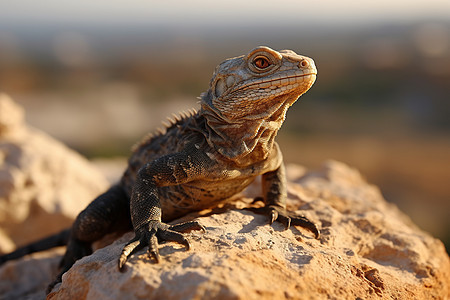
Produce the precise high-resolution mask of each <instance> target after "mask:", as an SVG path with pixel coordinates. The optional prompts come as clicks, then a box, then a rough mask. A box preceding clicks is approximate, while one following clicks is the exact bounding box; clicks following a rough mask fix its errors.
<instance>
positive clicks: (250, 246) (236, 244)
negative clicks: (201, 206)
mask: <svg viewBox="0 0 450 300" xmlns="http://www.w3.org/2000/svg"><path fill="white" fill-rule="evenodd" d="M288 177H289V202H288V205H289V207H290V208H291V209H293V210H297V209H301V212H303V213H304V214H305V215H307V216H308V217H309V218H311V219H312V220H315V221H316V222H318V224H320V225H321V228H322V237H321V238H320V240H315V239H314V238H313V237H312V234H311V233H310V232H308V231H306V230H303V229H301V228H292V230H288V231H284V230H283V227H282V225H281V224H279V223H275V224H273V225H272V226H269V225H267V219H266V217H264V216H261V215H255V214H254V213H252V212H250V211H248V210H242V209H241V208H242V207H243V206H245V205H248V203H249V202H251V199H252V198H253V197H255V196H257V195H258V194H259V188H258V185H257V183H256V184H255V185H253V186H251V187H250V188H249V189H248V190H247V191H246V192H245V193H244V194H243V195H242V196H241V197H238V198H236V200H235V201H234V203H233V204H232V205H228V206H227V207H224V208H222V209H218V210H215V211H214V214H211V212H208V211H204V212H201V213H199V214H195V215H190V216H187V217H186V218H184V219H190V218H194V217H195V218H198V220H199V221H200V222H201V223H202V224H203V225H204V226H206V228H207V233H200V232H194V233H191V234H190V240H191V243H192V250H190V251H185V249H184V248H183V247H181V246H179V245H177V244H173V243H166V244H163V245H162V246H161V249H160V252H161V255H162V257H163V262H162V263H160V264H154V263H153V262H152V261H150V260H149V259H148V257H147V255H146V253H145V251H144V250H142V251H140V252H138V253H137V254H136V255H134V256H133V257H132V258H131V259H130V261H129V262H128V263H127V270H126V272H125V273H120V272H118V270H117V258H118V256H119V254H120V251H121V249H122V247H123V245H124V243H125V242H126V241H128V240H129V239H130V238H131V237H132V233H127V234H125V235H124V236H122V237H121V238H120V239H118V240H117V241H115V242H114V243H113V244H111V245H109V246H106V247H104V248H101V249H99V250H97V251H96V252H95V253H94V254H93V255H91V256H88V257H85V258H83V259H81V260H80V261H78V262H77V263H76V264H75V265H74V267H73V268H72V269H71V270H70V271H69V272H67V273H66V274H65V275H64V276H63V282H62V284H60V285H57V286H56V287H55V289H54V290H53V291H52V293H51V294H50V295H49V297H48V298H49V299H446V297H448V296H449V285H450V282H449V278H450V262H449V257H448V255H447V254H446V252H445V249H444V246H443V244H442V243H441V242H440V241H439V240H437V239H435V238H433V237H431V236H429V235H428V234H427V233H425V232H423V231H421V230H420V229H418V228H417V227H416V226H415V225H414V224H412V223H411V221H410V220H409V218H408V217H406V216H405V215H404V214H402V213H401V212H400V211H399V210H398V209H397V208H396V207H395V206H394V205H392V204H389V203H387V202H386V201H385V200H384V199H383V197H382V196H381V194H380V192H379V190H378V189H377V188H376V187H374V186H372V185H369V184H367V183H366V182H365V181H364V180H363V179H362V177H361V175H360V174H359V173H358V172H357V171H355V170H353V169H351V168H349V167H347V166H346V165H344V164H342V163H338V162H328V163H326V164H324V166H323V168H322V169H320V170H318V171H312V172H306V171H305V170H304V169H303V168H301V167H298V166H289V167H288ZM299 212H300V211H299ZM111 239H113V238H111V237H110V238H109V241H110V240H111ZM104 243H107V242H106V241H104ZM40 255H42V254H40ZM45 259H48V258H45ZM35 261H36V262H35ZM51 262H54V261H51ZM25 263H28V264H29V265H30V268H33V266H35V265H34V264H35V263H39V264H41V265H44V258H42V257H37V256H36V255H34V256H32V258H27V259H26V261H18V262H9V263H7V264H6V266H5V267H3V268H2V269H0V279H1V281H2V282H4V283H3V286H6V285H7V284H12V283H15V284H16V286H20V287H21V288H23V289H24V290H23V293H22V294H19V293H18V292H17V290H14V292H15V294H14V295H15V296H17V295H22V296H23V295H27V294H28V295H29V294H31V295H38V294H37V293H36V288H35V286H36V282H33V287H34V290H33V293H31V292H27V291H26V289H27V288H26V286H27V284H29V283H27V282H26V279H23V278H21V277H20V276H19V275H18V274H19V273H20V272H23V271H24V270H26V268H25V267H24V266H23V265H22V264H25ZM15 266H18V267H15ZM19 266H20V267H19ZM21 268H23V269H21ZM34 268H35V267H34ZM41 268H44V267H41ZM5 269H6V271H5ZM45 270H48V267H46V269H45ZM7 271H8V272H7ZM53 272H56V270H54V269H53ZM11 278H18V280H19V281H22V282H23V284H21V285H17V281H15V280H14V279H11ZM34 281H36V280H34ZM43 285H45V284H43ZM0 287H1V286H0ZM0 292H3V293H5V294H6V295H9V294H8V291H6V290H0ZM9 293H12V292H11V291H9ZM41 295H42V294H41Z"/></svg>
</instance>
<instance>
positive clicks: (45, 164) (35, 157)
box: [0, 94, 108, 253]
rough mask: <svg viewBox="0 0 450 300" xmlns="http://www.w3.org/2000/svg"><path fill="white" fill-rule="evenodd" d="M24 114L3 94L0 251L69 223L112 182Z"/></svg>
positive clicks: (0, 106) (0, 112)
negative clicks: (35, 126) (28, 119)
mask: <svg viewBox="0 0 450 300" xmlns="http://www.w3.org/2000/svg"><path fill="white" fill-rule="evenodd" d="M23 118H24V114H23V109H22V108H21V107H20V106H18V105H17V104H16V103H14V102H13V101H12V100H11V99H10V98H9V97H8V96H6V95H5V94H0V228H1V230H0V253H5V252H9V251H11V250H13V249H14V248H15V246H16V245H23V244H25V243H28V242H30V241H32V240H36V239H39V238H41V237H43V236H47V235H49V234H51V233H55V232H58V231H60V230H61V229H64V228H67V227H69V226H70V225H71V223H72V221H73V220H74V218H75V217H76V215H77V214H78V213H79V212H80V211H81V210H82V209H84V208H85V207H86V205H87V204H88V203H89V202H90V201H92V200H93V199H94V197H95V196H97V195H98V194H99V193H101V192H102V191H104V190H105V189H106V188H107V186H108V183H107V181H106V179H105V178H104V176H103V175H102V174H101V173H100V172H99V171H97V170H96V169H95V168H93V167H92V166H91V165H90V163H89V161H87V160H86V159H85V158H83V157H82V156H81V155H79V154H78V153H76V152H74V151H72V150H70V149H68V148H67V147H66V146H64V145H63V144H62V143H60V142H58V141H56V140H54V139H52V138H51V137H49V136H48V135H46V134H45V133H42V132H40V131H38V130H36V129H34V128H31V127H30V126H27V125H26V124H25V123H24V121H23Z"/></svg>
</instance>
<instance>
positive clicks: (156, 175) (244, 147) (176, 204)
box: [0, 47, 319, 289]
mask: <svg viewBox="0 0 450 300" xmlns="http://www.w3.org/2000/svg"><path fill="white" fill-rule="evenodd" d="M316 73H317V70H316V67H315V65H314V62H313V60H312V59H310V58H307V57H304V56H300V55H297V54H296V53H294V52H293V51H290V50H283V51H279V52H277V51H275V50H272V49H270V48H267V47H258V48H256V49H254V50H252V51H250V52H249V53H248V54H247V55H243V56H239V57H236V58H231V59H228V60H225V61H224V62H222V63H221V64H220V65H219V66H217V68H216V70H215V72H214V75H213V77H212V79H211V82H210V86H209V89H208V91H207V92H206V93H204V94H202V97H201V109H200V110H199V111H198V112H193V113H191V114H189V115H183V116H181V117H180V118H178V119H176V120H174V121H173V122H172V124H171V125H170V126H168V127H167V128H166V129H165V131H164V132H160V133H158V134H156V135H153V136H151V137H148V138H146V139H144V140H143V141H142V142H141V143H140V144H139V145H137V147H136V148H135V150H134V152H133V155H132V156H131V157H130V159H129V164H128V167H127V169H126V171H125V173H124V174H123V177H122V179H121V180H120V182H119V183H118V184H117V185H115V186H113V187H111V188H110V189H109V190H108V191H107V192H106V193H104V194H102V195H100V196H99V197H98V198H97V199H95V200H94V201H93V202H92V203H91V204H90V205H89V206H88V207H87V208H86V209H85V210H84V211H83V212H81V213H80V215H79V216H78V217H77V219H76V221H75V222H74V225H73V227H72V232H71V236H70V239H69V243H68V247H67V251H66V254H65V256H64V258H63V261H62V263H61V266H62V272H61V274H60V275H59V276H58V278H57V279H56V281H55V282H54V283H53V284H51V285H50V289H51V288H52V287H53V286H54V284H55V283H57V282H59V281H61V275H62V274H63V273H64V272H65V271H67V270H68V269H70V267H71V266H72V265H73V263H74V262H75V261H76V260H77V259H79V258H81V257H83V256H84V255H87V254H89V253H91V252H92V250H91V244H92V242H94V241H96V240H98V239H100V238H102V237H103V236H104V235H105V234H107V233H111V232H113V231H117V230H126V229H131V228H133V229H134V231H135V237H134V238H133V239H132V240H131V241H129V242H128V243H127V244H126V245H125V246H124V248H123V251H122V254H121V255H120V257H119V260H118V266H119V269H120V270H123V267H124V265H125V263H126V261H127V259H128V257H129V256H130V255H132V254H133V253H134V252H136V251H137V250H139V249H142V248H144V247H148V252H149V255H150V256H151V257H153V258H154V259H155V260H156V261H157V262H158V261H159V260H160V256H159V253H158V241H161V240H167V241H175V242H178V243H181V244H184V245H185V246H186V248H188V249H189V242H188V240H187V239H186V238H185V237H184V236H183V234H182V232H187V231H190V230H204V227H203V226H202V225H200V224H199V223H198V222H196V221H191V222H186V223H183V224H177V225H168V224H166V223H164V222H167V221H170V220H173V219H176V218H178V217H180V216H183V215H186V214H187V213H189V212H193V211H199V210H201V209H204V208H211V207H215V206H217V204H219V203H221V202H224V201H226V200H227V199H229V198H230V197H231V196H233V195H235V194H236V193H238V192H240V191H242V190H243V189H244V188H245V187H247V186H248V185H249V184H250V183H251V182H252V181H253V180H254V179H255V178H256V177H257V176H259V175H262V192H263V193H262V194H263V199H264V201H265V207H263V208H261V209H259V210H258V212H260V213H265V214H268V215H269V217H270V221H271V223H272V222H274V221H275V220H278V221H280V222H282V223H283V224H285V226H286V228H289V225H290V224H293V225H299V226H302V227H305V228H307V229H309V230H311V231H312V232H313V233H314V234H315V236H316V237H317V238H318V237H319V230H318V229H317V227H316V226H315V225H314V224H313V223H312V222H310V221H309V220H308V219H306V218H305V217H302V216H297V215H294V214H292V213H289V212H287V211H286V197H287V192H286V176H285V170H284V165H283V158H282V154H281V151H280V149H279V147H278V145H277V143H276V142H275V141H274V138H275V136H276V134H277V132H278V130H279V129H280V127H281V125H282V123H283V121H284V119H285V116H286V112H287V110H288V108H289V107H290V106H291V105H292V104H293V103H294V102H295V101H296V100H297V99H298V97H300V96H301V95H302V94H303V93H305V92H306V91H307V90H308V89H309V88H310V87H311V86H312V85H313V83H314V81H315V79H316ZM0 260H1V258H0Z"/></svg>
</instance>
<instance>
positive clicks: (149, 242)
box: [118, 221, 206, 271]
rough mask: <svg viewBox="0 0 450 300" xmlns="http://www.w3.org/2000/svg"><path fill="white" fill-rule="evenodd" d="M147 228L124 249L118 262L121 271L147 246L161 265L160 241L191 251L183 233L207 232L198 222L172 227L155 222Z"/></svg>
mask: <svg viewBox="0 0 450 300" xmlns="http://www.w3.org/2000/svg"><path fill="white" fill-rule="evenodd" d="M146 228H147V230H140V231H138V232H136V235H135V237H134V238H133V239H132V240H131V241H129V242H128V243H127V244H126V245H125V247H124V248H123V250H122V253H121V255H120V257H119V261H118V266H119V270H120V271H123V270H124V266H125V263H126V262H127V260H128V258H129V257H130V256H131V255H132V254H133V253H135V252H136V251H138V250H140V249H142V248H144V247H145V246H148V255H149V257H150V258H151V259H154V260H155V261H156V263H159V262H160V261H161V256H160V255H159V250H158V241H168V242H176V243H179V244H182V245H184V246H185V247H186V250H189V249H190V248H191V245H190V243H189V240H188V239H187V238H186V237H185V236H184V235H183V234H182V233H184V232H188V231H191V230H202V231H206V229H205V227H203V226H202V225H200V224H199V223H198V222H197V221H191V222H185V223H180V224H176V225H170V226H169V225H167V224H164V223H162V222H160V221H153V222H150V223H149V224H148V226H146Z"/></svg>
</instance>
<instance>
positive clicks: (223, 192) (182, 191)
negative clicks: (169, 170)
mask: <svg viewBox="0 0 450 300" xmlns="http://www.w3.org/2000/svg"><path fill="white" fill-rule="evenodd" d="M255 177H256V176H255ZM255 177H249V178H246V179H242V178H240V179H233V180H223V181H204V180H199V181H193V182H189V183H186V184H182V185H176V186H167V187H161V188H160V189H159V194H160V195H159V196H160V201H161V208H162V214H163V220H164V221H170V220H173V219H175V218H177V217H180V216H183V215H185V214H187V213H189V212H193V211H199V210H202V209H206V208H211V207H216V206H217V204H218V203H221V202H225V201H226V200H227V199H229V198H230V197H231V196H233V195H235V194H237V193H239V192H241V191H242V190H243V189H245V188H246V187H247V186H248V185H249V184H250V183H252V182H253V180H254V179H255Z"/></svg>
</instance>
